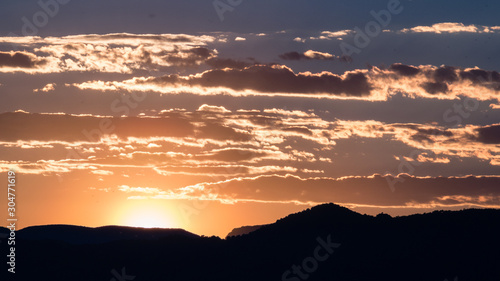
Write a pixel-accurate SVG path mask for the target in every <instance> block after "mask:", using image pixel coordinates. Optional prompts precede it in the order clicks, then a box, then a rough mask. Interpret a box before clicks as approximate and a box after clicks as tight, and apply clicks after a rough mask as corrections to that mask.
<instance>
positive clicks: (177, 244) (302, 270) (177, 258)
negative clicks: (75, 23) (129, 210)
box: [2, 204, 500, 281]
mask: <svg viewBox="0 0 500 281" xmlns="http://www.w3.org/2000/svg"><path fill="white" fill-rule="evenodd" d="M498 222H500V210H490V209H468V210H462V211H436V212H432V213H427V214H421V215H412V216H404V217H395V218H392V217H390V216H388V215H379V216H377V217H373V216H368V215H361V214H359V213H356V212H353V211H351V210H349V209H347V208H343V207H340V206H337V205H335V204H325V205H320V206H316V207H313V208H311V209H308V210H306V211H303V212H299V213H296V214H292V215H289V216H287V217H285V218H282V219H280V220H278V221H276V222H275V223H273V224H269V225H265V226H262V227H260V228H259V229H257V230H254V231H252V232H250V233H248V234H245V235H241V236H235V237H228V238H227V239H224V240H223V239H220V238H218V237H198V236H196V235H190V234H187V235H186V233H181V234H182V235H166V236H161V235H159V234H158V233H161V230H154V229H151V230H147V229H146V230H144V229H141V230H134V229H127V230H126V231H130V232H132V233H135V232H136V231H138V233H142V234H140V235H139V234H138V235H139V236H137V237H135V236H134V237H133V239H129V238H130V237H131V236H130V235H128V234H127V235H124V236H122V237H124V238H126V239H124V240H122V239H111V240H108V241H107V242H106V241H104V240H103V238H100V239H101V240H100V241H99V242H100V243H99V244H96V243H95V241H96V240H95V236H94V238H93V239H90V240H91V242H92V243H90V244H89V243H88V242H89V241H86V243H87V244H82V242H85V241H83V240H82V239H81V237H80V236H79V235H78V232H79V231H82V232H84V233H87V232H88V231H89V230H88V229H85V228H71V231H73V232H74V233H72V234H71V235H70V236H71V237H73V238H72V239H69V240H68V239H66V238H64V235H63V234H62V233H60V231H61V229H64V228H65V227H63V228H58V227H54V226H47V227H48V229H49V230H50V231H49V232H48V233H52V237H59V238H58V240H45V239H44V240H33V236H31V237H28V236H29V235H27V234H24V235H26V236H25V237H24V238H21V237H22V235H20V238H19V240H18V245H17V250H16V251H17V252H16V256H17V261H18V264H19V268H18V273H16V276H17V277H19V278H22V279H20V280H31V279H35V278H38V279H40V278H41V279H46V278H49V279H50V280H111V279H112V278H115V279H116V278H117V277H116V276H115V275H114V274H115V273H120V274H121V273H126V274H127V276H134V279H127V280H134V281H139V280H217V281H221V280H291V281H299V280H358V281H361V280H384V281H387V280H398V281H399V280H415V281H417V280H429V281H432V280H436V281H444V280H445V279H447V280H453V279H454V278H455V277H457V278H458V279H459V280H460V281H465V280H500V271H499V270H498V267H499V266H500V255H498V253H499V252H500V240H499V239H498V237H500V226H499V223H498ZM43 228H45V227H44V226H41V227H37V229H34V230H33V229H32V230H30V231H35V230H36V231H37V232H38V233H40V232H43ZM93 231H95V232H97V233H101V234H100V235H98V236H99V237H112V236H113V235H112V234H111V233H115V234H116V232H113V231H115V230H113V227H112V228H111V230H110V229H109V228H106V227H105V228H96V229H94V230H93ZM155 231H159V232H156V234H154V233H155ZM58 232H59V233H58ZM75 233H76V234H75ZM103 233H104V234H103ZM93 235H96V234H93ZM108 235H111V236H108ZM134 235H135V234H134ZM75 237H77V238H75ZM79 237H80V238H79ZM75 241H76V242H78V243H74V242H75ZM70 242H71V243H70ZM4 257H5V255H4ZM2 262H4V261H2ZM130 278H132V277H130ZM2 280H4V279H2ZM116 280H118V279H116Z"/></svg>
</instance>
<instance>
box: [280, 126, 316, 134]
mask: <svg viewBox="0 0 500 281" xmlns="http://www.w3.org/2000/svg"><path fill="white" fill-rule="evenodd" d="M282 131H285V132H295V133H299V134H304V135H308V136H312V134H313V132H312V131H311V130H309V129H308V128H305V127H290V128H284V129H282Z"/></svg>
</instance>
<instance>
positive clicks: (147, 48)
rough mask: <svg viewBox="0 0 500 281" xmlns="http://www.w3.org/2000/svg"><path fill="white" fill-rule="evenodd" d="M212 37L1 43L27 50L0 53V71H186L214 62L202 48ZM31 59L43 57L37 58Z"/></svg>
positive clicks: (142, 36) (68, 38) (107, 36)
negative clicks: (182, 69)
mask: <svg viewBox="0 0 500 281" xmlns="http://www.w3.org/2000/svg"><path fill="white" fill-rule="evenodd" d="M215 39H216V38H215V37H212V36H206V35H202V36H192V35H185V34H159V35H151V34H128V33H117V34H103V35H97V34H91V35H71V36H63V37H45V38H41V37H1V38H0V43H4V44H10V45H12V46H18V47H22V48H23V49H30V50H31V53H28V52H15V53H14V52H10V53H4V52H0V71H2V72H6V71H14V70H17V71H20V70H24V71H25V72H30V73H33V72H35V71H34V69H38V68H40V67H41V66H45V67H44V68H43V70H38V71H37V72H45V73H50V72H63V71H99V72H114V73H132V72H134V71H137V70H155V71H156V70H161V69H163V68H167V67H179V66H180V67H192V66H197V65H200V64H202V63H203V62H205V61H206V60H207V59H210V58H212V57H215V56H216V51H214V50H210V49H208V48H206V45H207V43H210V42H213V41H215ZM37 54H44V57H43V58H38V57H37Z"/></svg>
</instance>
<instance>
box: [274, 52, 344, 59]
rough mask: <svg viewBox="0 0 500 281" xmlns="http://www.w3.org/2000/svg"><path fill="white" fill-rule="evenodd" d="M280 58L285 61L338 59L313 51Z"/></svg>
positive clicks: (293, 53)
mask: <svg viewBox="0 0 500 281" xmlns="http://www.w3.org/2000/svg"><path fill="white" fill-rule="evenodd" d="M279 57H280V58H281V59H283V60H335V59H338V57H337V56H334V55H332V54H329V53H322V52H317V51H313V50H308V51H306V52H304V53H298V52H288V53H284V54H282V55H279Z"/></svg>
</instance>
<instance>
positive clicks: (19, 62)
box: [0, 52, 46, 68]
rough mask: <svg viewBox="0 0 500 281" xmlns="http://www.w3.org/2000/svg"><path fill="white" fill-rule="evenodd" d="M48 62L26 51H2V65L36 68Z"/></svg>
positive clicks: (0, 64)
mask: <svg viewBox="0 0 500 281" xmlns="http://www.w3.org/2000/svg"><path fill="white" fill-rule="evenodd" d="M45 63H46V61H45V60H43V59H38V58H37V57H36V56H35V55H34V54H31V53H25V52H16V53H7V52H0V67H20V68H35V67H37V66H42V65H44V64H45Z"/></svg>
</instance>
